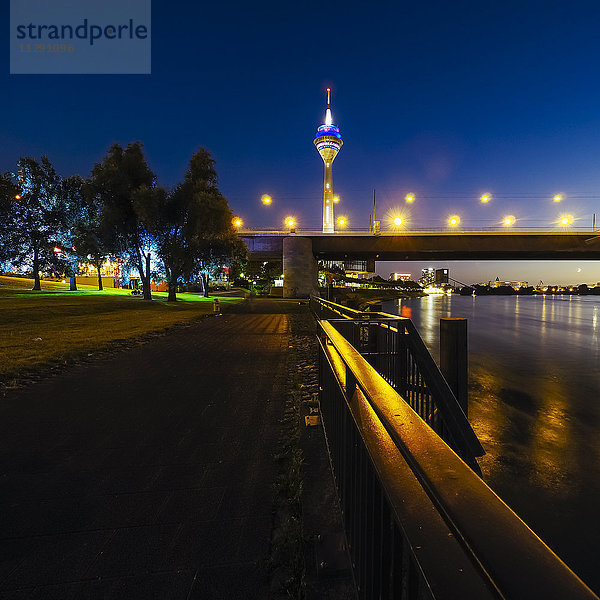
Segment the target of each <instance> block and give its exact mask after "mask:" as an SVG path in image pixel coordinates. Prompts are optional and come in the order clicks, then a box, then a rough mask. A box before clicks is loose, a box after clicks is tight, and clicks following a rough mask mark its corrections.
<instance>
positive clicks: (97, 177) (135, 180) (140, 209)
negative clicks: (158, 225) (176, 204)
mask: <svg viewBox="0 0 600 600" xmlns="http://www.w3.org/2000/svg"><path fill="white" fill-rule="evenodd" d="M154 181H155V177H154V173H153V172H152V171H151V170H150V168H149V167H148V165H147V163H146V159H145V157H144V153H143V150H142V144H141V143H140V142H135V143H133V144H129V145H128V146H127V148H125V149H123V148H122V147H121V146H120V145H119V144H114V145H113V146H111V147H110V149H109V150H108V153H107V155H106V156H105V157H104V159H103V161H102V162H101V163H97V164H96V165H95V166H94V169H93V170H92V175H91V178H90V180H89V182H88V185H87V186H86V187H87V193H89V194H91V196H92V197H93V198H95V199H96V200H97V201H98V202H100V203H101V216H100V217H99V219H100V225H99V230H98V231H100V230H101V231H102V235H103V236H104V237H103V238H102V239H104V240H105V241H106V240H111V242H110V245H112V246H113V248H114V250H116V251H120V252H124V253H126V254H127V255H128V258H129V262H130V263H131V264H132V265H133V266H134V267H135V268H136V269H137V271H138V273H139V275H140V280H141V281H142V289H143V292H144V299H146V300H151V299H152V295H151V292H150V276H151V273H150V260H151V254H152V251H153V250H154V247H155V244H154V238H153V236H152V234H151V229H152V226H151V225H150V224H149V223H148V222H146V220H145V215H146V213H147V211H146V210H145V204H146V203H147V202H149V201H150V200H151V190H152V189H153V187H154Z"/></svg>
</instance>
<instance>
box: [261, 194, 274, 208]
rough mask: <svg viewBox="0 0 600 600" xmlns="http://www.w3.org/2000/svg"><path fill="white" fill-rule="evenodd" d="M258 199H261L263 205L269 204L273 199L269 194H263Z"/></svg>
mask: <svg viewBox="0 0 600 600" xmlns="http://www.w3.org/2000/svg"><path fill="white" fill-rule="evenodd" d="M260 199H261V200H262V203H263V204H264V205H265V206H269V204H271V202H272V201H273V199H272V198H271V196H269V194H263V195H262V196H261V198H260Z"/></svg>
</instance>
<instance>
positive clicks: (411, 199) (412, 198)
mask: <svg viewBox="0 0 600 600" xmlns="http://www.w3.org/2000/svg"><path fill="white" fill-rule="evenodd" d="M406 201H407V202H408V203H409V204H411V203H412V202H414V201H415V195H414V194H406Z"/></svg>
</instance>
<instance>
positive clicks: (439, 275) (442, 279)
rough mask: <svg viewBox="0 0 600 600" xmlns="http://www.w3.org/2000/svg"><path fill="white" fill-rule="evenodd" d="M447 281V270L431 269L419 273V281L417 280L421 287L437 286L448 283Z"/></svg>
mask: <svg viewBox="0 0 600 600" xmlns="http://www.w3.org/2000/svg"><path fill="white" fill-rule="evenodd" d="M448 281H449V275H448V269H434V268H433V267H428V268H427V269H423V270H422V271H421V279H419V283H420V284H421V285H423V286H428V285H439V284H442V283H448Z"/></svg>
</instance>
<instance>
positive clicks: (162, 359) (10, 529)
mask: <svg viewBox="0 0 600 600" xmlns="http://www.w3.org/2000/svg"><path fill="white" fill-rule="evenodd" d="M277 304H278V305H280V307H283V308H282V311H286V310H289V309H290V308H292V305H291V304H285V303H277ZM253 306H254V307H255V314H230V315H223V316H221V317H218V318H210V319H206V320H204V321H201V322H200V323H198V324H196V325H193V326H191V327H189V328H184V329H180V330H175V331H172V332H171V333H169V334H167V335H166V336H164V337H161V338H158V339H156V340H154V341H152V342H150V343H147V344H143V345H140V346H138V347H135V348H134V349H131V350H127V351H125V352H122V353H119V354H117V355H115V356H114V357H112V358H109V359H103V360H99V361H98V362H97V363H95V364H92V365H81V366H77V367H74V368H73V369H72V370H71V371H69V372H65V373H63V374H61V375H59V376H55V377H52V378H50V379H48V380H46V381H43V382H40V383H37V384H34V385H31V386H30V387H28V388H26V389H22V390H17V391H14V392H10V393H9V394H8V395H7V396H6V397H4V398H1V399H0V598H2V599H3V600H9V599H17V598H18V599H21V598H27V599H29V598H35V599H41V598H43V599H45V600H49V599H53V598H56V599H60V600H68V599H71V598H89V599H96V598H102V599H103V600H107V599H110V598H118V599H127V600H129V599H137V598H139V599H144V600H151V599H153V598H157V599H158V598H160V599H161V600H166V599H171V598H172V599H176V600H179V599H182V600H185V599H188V598H189V599H193V598H202V599H220V598H227V599H228V600H233V599H236V598H244V599H251V598H266V597H268V581H267V578H266V569H265V560H266V558H267V556H268V550H269V538H270V532H271V518H272V517H271V510H272V490H271V484H272V483H273V481H274V479H275V475H276V464H275V461H274V454H275V452H276V448H277V442H278V436H279V433H280V430H279V420H280V418H281V415H282V411H283V402H284V386H285V377H286V368H285V361H286V356H285V353H286V350H287V347H288V340H289V323H288V317H287V316H286V315H285V314H260V313H261V312H262V309H261V304H260V303H259V302H257V303H255V304H254V305H253ZM273 306H274V304H273V303H271V305H270V308H269V310H270V311H271V312H274V311H273ZM250 308H251V309H252V305H251V306H250Z"/></svg>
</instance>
